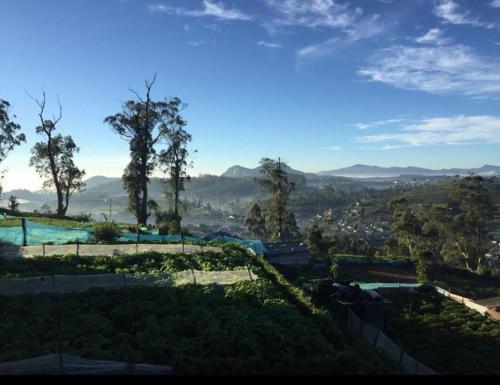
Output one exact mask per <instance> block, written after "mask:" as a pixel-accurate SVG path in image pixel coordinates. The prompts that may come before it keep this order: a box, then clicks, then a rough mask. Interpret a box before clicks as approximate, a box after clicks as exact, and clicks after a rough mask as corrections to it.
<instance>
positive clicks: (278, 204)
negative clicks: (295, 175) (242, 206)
mask: <svg viewBox="0 0 500 385" xmlns="http://www.w3.org/2000/svg"><path fill="white" fill-rule="evenodd" d="M260 164H261V173H262V174H263V175H264V176H265V177H264V178H255V181H256V183H257V184H258V185H259V186H260V187H262V189H263V190H265V191H267V192H268V193H269V194H270V197H269V199H268V200H267V202H266V208H265V222H266V229H267V231H268V233H269V237H268V238H270V239H272V240H274V241H280V242H282V241H283V239H284V238H288V237H298V236H299V228H298V227H297V222H296V219H295V215H294V214H293V212H292V211H290V209H289V200H290V194H291V193H292V192H293V191H295V183H294V182H291V181H290V180H289V178H288V174H287V172H286V171H285V169H284V167H282V163H281V160H280V159H278V160H277V161H276V160H274V159H269V158H264V159H262V160H261V162H260ZM250 214H251V213H250Z"/></svg>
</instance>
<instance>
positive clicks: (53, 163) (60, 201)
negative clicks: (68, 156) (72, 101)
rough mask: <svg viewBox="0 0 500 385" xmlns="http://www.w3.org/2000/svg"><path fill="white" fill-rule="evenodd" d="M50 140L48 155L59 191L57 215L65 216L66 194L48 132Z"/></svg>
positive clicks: (55, 184) (49, 135)
mask: <svg viewBox="0 0 500 385" xmlns="http://www.w3.org/2000/svg"><path fill="white" fill-rule="evenodd" d="M47 136H48V139H49V140H48V141H47V156H48V158H49V163H50V171H51V173H52V179H53V181H54V186H55V187H56V192H57V216H59V217H63V216H64V215H65V214H66V210H64V204H63V201H64V196H63V192H62V189H61V184H60V183H59V176H58V175H57V165H56V161H55V159H54V154H53V153H52V135H51V134H50V133H47Z"/></svg>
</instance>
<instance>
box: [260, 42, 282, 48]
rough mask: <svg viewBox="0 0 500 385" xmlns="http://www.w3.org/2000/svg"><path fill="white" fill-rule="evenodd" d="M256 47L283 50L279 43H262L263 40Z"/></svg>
mask: <svg viewBox="0 0 500 385" xmlns="http://www.w3.org/2000/svg"><path fill="white" fill-rule="evenodd" d="M257 45H258V46H259V47H266V48H283V46H282V45H281V44H279V43H270V42H268V41H263V40H261V41H259V42H257Z"/></svg>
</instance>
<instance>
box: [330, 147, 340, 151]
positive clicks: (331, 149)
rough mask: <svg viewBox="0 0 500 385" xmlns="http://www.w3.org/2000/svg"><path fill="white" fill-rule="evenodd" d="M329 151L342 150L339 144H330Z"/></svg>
mask: <svg viewBox="0 0 500 385" xmlns="http://www.w3.org/2000/svg"><path fill="white" fill-rule="evenodd" d="M328 149H329V150H330V151H342V147H339V146H330V147H328Z"/></svg>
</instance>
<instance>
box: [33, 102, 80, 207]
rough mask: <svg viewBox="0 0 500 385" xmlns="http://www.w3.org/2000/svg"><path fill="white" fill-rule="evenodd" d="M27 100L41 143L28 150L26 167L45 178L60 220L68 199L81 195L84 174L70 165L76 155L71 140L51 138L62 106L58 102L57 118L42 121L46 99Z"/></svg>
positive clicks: (46, 186) (74, 146)
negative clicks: (33, 108)
mask: <svg viewBox="0 0 500 385" xmlns="http://www.w3.org/2000/svg"><path fill="white" fill-rule="evenodd" d="M30 97H31V98H32V99H33V100H34V101H35V102H36V104H37V105H38V107H39V108H40V112H39V114H38V117H39V119H40V125H39V126H37V127H36V133H37V134H39V135H42V136H44V137H45V141H43V142H38V143H36V144H35V146H34V147H33V148H32V150H31V153H32V157H31V159H30V166H32V167H35V169H36V171H37V172H38V174H39V175H40V176H41V177H42V178H45V181H44V183H43V186H44V187H45V188H50V187H55V189H56V194H57V215H59V216H64V215H66V212H67V211H68V207H69V198H70V197H71V195H72V194H73V193H74V192H76V191H82V190H83V189H84V187H85V183H84V182H83V177H84V176H85V170H80V169H79V168H78V167H76V165H75V163H74V160H73V158H74V154H75V153H79V152H80V149H79V148H78V147H77V145H76V143H75V142H74V140H73V138H72V137H71V136H65V137H63V136H62V135H61V134H57V135H56V134H55V133H54V131H55V130H56V129H57V125H58V124H59V122H60V121H61V119H62V117H63V112H62V106H61V102H60V100H59V98H58V99H57V102H58V104H59V114H58V116H57V117H55V116H53V117H52V119H46V118H45V108H46V105H47V98H46V95H45V92H43V94H42V100H38V99H35V98H33V97H32V96H31V95H30Z"/></svg>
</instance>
